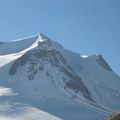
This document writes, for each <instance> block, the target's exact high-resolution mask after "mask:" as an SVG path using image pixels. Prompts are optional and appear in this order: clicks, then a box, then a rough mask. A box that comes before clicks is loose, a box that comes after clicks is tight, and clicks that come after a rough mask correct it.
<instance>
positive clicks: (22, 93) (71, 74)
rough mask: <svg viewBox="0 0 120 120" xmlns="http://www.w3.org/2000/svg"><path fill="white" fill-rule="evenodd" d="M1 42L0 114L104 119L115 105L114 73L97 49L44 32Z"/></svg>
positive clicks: (11, 119) (10, 119)
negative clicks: (79, 48) (74, 47)
mask: <svg viewBox="0 0 120 120" xmlns="http://www.w3.org/2000/svg"><path fill="white" fill-rule="evenodd" d="M1 43H2V44H0V120H16V119H17V120H106V119H107V118H108V116H109V115H110V114H112V112H114V111H117V110H118V109H119V108H120V88H119V86H120V77H119V76H118V75H116V74H115V73H114V71H113V70H112V68H111V67H110V66H109V64H108V63H107V62H106V60H105V59H104V58H103V56H102V55H91V56H86V55H82V54H78V53H75V52H72V51H70V50H67V49H65V48H63V47H62V46H61V45H60V44H59V43H57V42H55V41H54V40H51V39H50V38H49V37H47V36H46V35H44V34H38V35H34V36H31V37H27V38H23V39H20V40H15V41H11V42H1Z"/></svg>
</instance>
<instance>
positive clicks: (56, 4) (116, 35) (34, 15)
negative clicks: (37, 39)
mask: <svg viewBox="0 0 120 120" xmlns="http://www.w3.org/2000/svg"><path fill="white" fill-rule="evenodd" d="M36 33H44V34H46V35H48V36H49V37H50V38H52V39H54V40H55V41H57V42H59V43H60V44H62V45H63V46H64V47H65V48H67V49H70V50H73V51H75V52H79V53H82V54H88V55H90V54H96V53H102V54H103V56H104V58H105V59H106V60H107V61H108V63H109V64H110V65H111V67H112V68H113V70H114V71H115V72H116V73H118V74H119V75H120V53H119V52H120V0H0V41H10V40H15V39H18V38H22V37H27V36H31V35H34V34H36Z"/></svg>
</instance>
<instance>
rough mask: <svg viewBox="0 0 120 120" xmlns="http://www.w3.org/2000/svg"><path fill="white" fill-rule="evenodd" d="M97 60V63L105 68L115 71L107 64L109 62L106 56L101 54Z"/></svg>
mask: <svg viewBox="0 0 120 120" xmlns="http://www.w3.org/2000/svg"><path fill="white" fill-rule="evenodd" d="M96 61H97V63H98V64H99V65H100V66H101V67H103V68H104V69H106V70H107V71H111V72H112V71H113V70H112V69H111V67H110V66H109V65H108V64H107V62H106V61H105V60H104V58H103V57H102V55H99V56H98V59H96Z"/></svg>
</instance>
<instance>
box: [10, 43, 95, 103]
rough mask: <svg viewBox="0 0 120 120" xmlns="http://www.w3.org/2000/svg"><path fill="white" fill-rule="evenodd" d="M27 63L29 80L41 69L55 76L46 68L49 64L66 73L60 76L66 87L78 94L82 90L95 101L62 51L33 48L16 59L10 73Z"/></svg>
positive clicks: (88, 98)
mask: <svg viewBox="0 0 120 120" xmlns="http://www.w3.org/2000/svg"><path fill="white" fill-rule="evenodd" d="M44 44H45V43H44ZM50 46H51V45H50ZM26 64H28V66H29V67H28V70H27V71H28V75H27V76H28V79H29V80H34V79H35V76H36V74H40V72H41V71H42V72H46V76H53V74H51V72H49V71H50V70H49V68H47V70H45V67H44V66H45V65H46V64H49V65H50V66H51V68H56V69H57V71H58V72H59V73H60V74H61V73H62V74H64V76H65V77H64V78H63V77H61V78H60V79H61V81H62V82H64V88H66V87H67V88H69V89H71V90H73V91H74V92H75V93H76V94H77V93H78V92H81V93H82V94H83V96H84V97H85V98H86V99H87V100H90V101H92V102H94V100H93V99H92V96H91V93H90V92H89V90H88V88H87V87H86V86H85V84H84V83H83V81H82V79H81V78H80V76H78V75H77V74H75V73H74V72H73V70H72V69H71V68H70V67H69V66H68V64H67V61H66V60H65V59H64V57H63V56H62V55H61V53H60V52H58V51H56V50H54V49H51V50H49V49H48V50H47V49H40V48H39V47H38V48H36V49H33V50H31V51H29V52H27V53H26V54H24V55H23V56H21V57H20V58H19V59H17V60H16V61H14V63H13V64H12V66H11V68H10V70H9V74H10V75H14V74H16V73H17V72H18V68H19V67H22V66H25V65H26ZM23 69H24V68H23ZM52 79H53V78H52V77H51V81H53V80H52Z"/></svg>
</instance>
